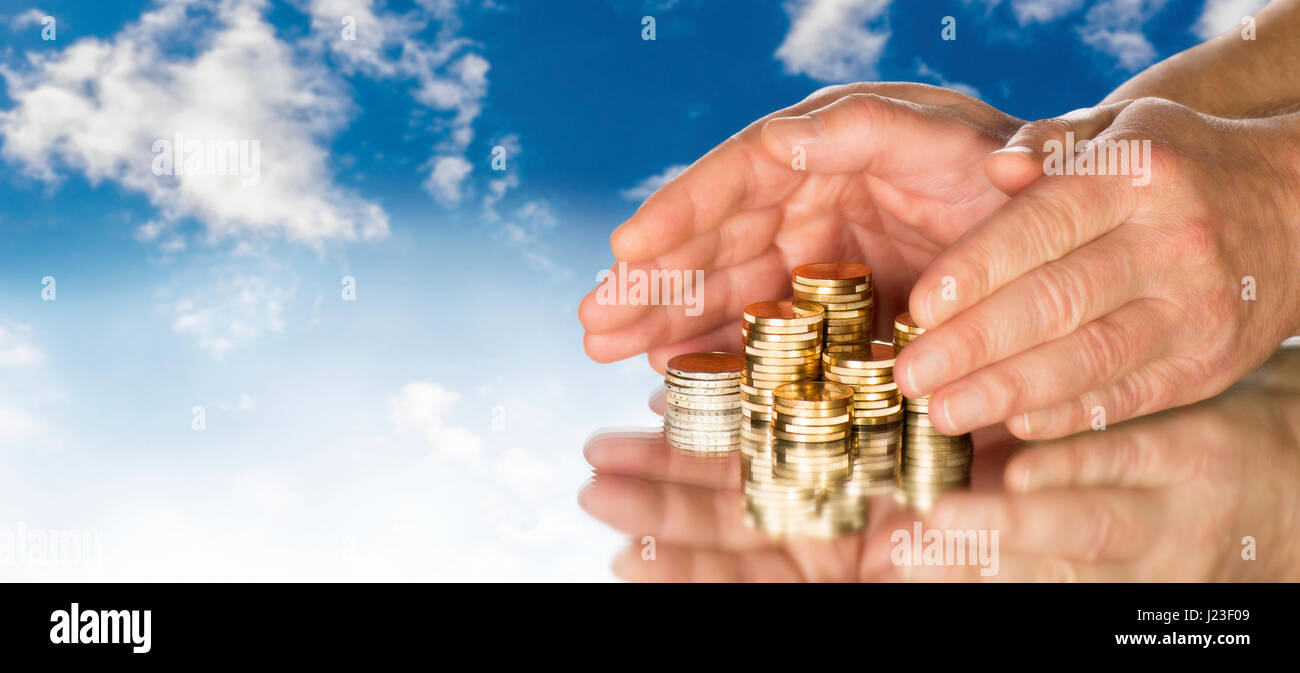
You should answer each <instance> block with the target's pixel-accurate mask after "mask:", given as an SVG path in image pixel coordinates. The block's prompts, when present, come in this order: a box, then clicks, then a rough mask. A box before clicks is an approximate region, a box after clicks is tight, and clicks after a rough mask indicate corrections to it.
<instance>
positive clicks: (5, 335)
mask: <svg viewBox="0 0 1300 673" xmlns="http://www.w3.org/2000/svg"><path fill="white" fill-rule="evenodd" d="M27 331H28V329H27V328H26V327H25V326H23V325H18V326H16V327H14V328H12V329H11V328H9V327H5V326H4V325H0V367H33V366H36V365H39V364H41V363H43V362H44V361H45V356H44V355H42V354H41V352H40V351H39V350H37V349H36V347H35V346H32V345H31V344H29V343H28V342H27V340H26V339H24V338H23V337H22V334H26V333H27Z"/></svg>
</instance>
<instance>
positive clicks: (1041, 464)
mask: <svg viewBox="0 0 1300 673" xmlns="http://www.w3.org/2000/svg"><path fill="white" fill-rule="evenodd" d="M1169 430H1170V428H1169V426H1168V424H1163V423H1162V424H1159V425H1157V426H1156V427H1151V426H1141V427H1133V428H1130V427H1123V428H1115V429H1112V430H1109V431H1107V432H1088V433H1084V434H1081V435H1076V436H1074V437H1067V438H1065V439H1061V440H1056V441H1055V442H1052V443H1048V444H1037V445H1031V447H1030V448H1027V449H1025V450H1024V451H1021V452H1020V453H1018V454H1016V455H1015V456H1013V457H1012V458H1011V460H1010V461H1009V462H1008V463H1007V469H1006V487H1007V489H1008V490H1011V491H1019V492H1030V491H1040V490H1044V489H1052V488H1082V487H1089V486H1114V487H1124V488H1156V487H1160V486H1165V485H1168V484H1171V483H1177V482H1182V481H1186V480H1188V479H1191V478H1192V477H1194V476H1195V475H1196V474H1198V473H1200V472H1202V471H1203V470H1205V469H1206V468H1205V457H1206V455H1207V454H1206V453H1205V452H1204V451H1192V450H1187V447H1186V446H1185V445H1180V444H1179V443H1175V442H1173V441H1170V439H1171V437H1172V436H1173V435H1171V434H1170V433H1169Z"/></svg>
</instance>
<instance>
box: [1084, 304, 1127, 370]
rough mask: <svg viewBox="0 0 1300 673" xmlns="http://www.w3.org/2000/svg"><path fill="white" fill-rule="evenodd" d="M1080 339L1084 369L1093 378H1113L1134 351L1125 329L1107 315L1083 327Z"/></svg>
mask: <svg viewBox="0 0 1300 673" xmlns="http://www.w3.org/2000/svg"><path fill="white" fill-rule="evenodd" d="M1079 341H1080V353H1081V354H1082V356H1081V359H1082V363H1081V365H1082V367H1083V371H1085V372H1086V373H1087V374H1088V375H1089V376H1090V377H1091V380H1093V381H1109V380H1110V379H1111V378H1112V377H1113V376H1114V375H1115V374H1116V373H1117V372H1119V371H1120V369H1122V368H1123V367H1124V365H1125V363H1127V362H1128V358H1129V356H1130V354H1131V353H1132V352H1133V347H1132V345H1131V344H1130V343H1129V337H1127V336H1126V333H1125V331H1124V329H1123V328H1122V327H1120V326H1118V325H1116V324H1114V323H1113V322H1111V321H1110V320H1108V319H1106V318H1104V317H1103V318H1098V319H1097V320H1094V321H1092V322H1090V323H1088V324H1087V325H1084V326H1083V327H1081V328H1080V329H1079Z"/></svg>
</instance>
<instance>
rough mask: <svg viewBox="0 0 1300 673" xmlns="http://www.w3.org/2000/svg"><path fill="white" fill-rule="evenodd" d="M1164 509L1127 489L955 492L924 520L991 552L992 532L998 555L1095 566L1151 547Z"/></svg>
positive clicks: (1142, 493) (1152, 499) (1157, 500)
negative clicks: (979, 540)
mask: <svg viewBox="0 0 1300 673" xmlns="http://www.w3.org/2000/svg"><path fill="white" fill-rule="evenodd" d="M1164 507H1165V506H1164V502H1163V500H1161V499H1160V498H1158V497H1155V496H1153V495H1151V494H1150V493H1148V492H1146V491H1135V490H1127V489H1097V490H1092V489H1089V490H1053V491H1039V492H1035V493H999V494H979V493H970V492H954V493H949V494H945V495H944V496H942V497H941V498H940V499H939V501H938V502H936V503H935V504H934V507H933V508H932V509H931V511H930V515H929V516H928V517H926V518H925V522H926V525H927V527H928V528H931V529H935V530H938V531H944V532H945V534H947V533H951V532H953V531H962V532H969V531H974V532H975V533H977V534H982V535H983V536H984V538H985V540H986V542H985V543H984V544H986V546H987V548H988V549H990V550H991V548H992V545H993V544H994V542H993V541H994V539H995V538H994V533H995V532H996V533H997V535H996V544H997V549H998V550H999V551H1000V552H1005V553H1012V554H1026V555H1037V556H1049V557H1056V558H1064V559H1070V560H1073V561H1080V562H1084V563H1094V562H1104V561H1124V560H1128V559H1133V558H1136V557H1138V556H1139V555H1141V554H1142V553H1143V552H1144V551H1145V550H1147V549H1149V547H1150V545H1151V541H1152V540H1153V539H1155V538H1156V536H1157V535H1158V534H1159V533H1160V532H1161V526H1162V525H1164V523H1165V520H1166V516H1165V511H1164ZM954 539H957V538H954ZM961 540H963V541H966V544H968V545H974V544H976V543H977V540H967V539H966V538H962V539H961ZM993 553H995V554H996V553H998V552H993Z"/></svg>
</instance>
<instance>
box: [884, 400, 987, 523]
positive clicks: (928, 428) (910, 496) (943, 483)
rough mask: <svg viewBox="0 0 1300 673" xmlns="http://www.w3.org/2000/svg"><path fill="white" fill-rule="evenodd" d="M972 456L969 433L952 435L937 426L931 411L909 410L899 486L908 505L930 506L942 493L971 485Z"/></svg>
mask: <svg viewBox="0 0 1300 673" xmlns="http://www.w3.org/2000/svg"><path fill="white" fill-rule="evenodd" d="M973 455H974V444H973V443H972V442H971V436H970V434H969V433H967V434H963V435H960V436H957V437H949V436H947V435H945V434H943V433H941V432H939V431H938V430H936V429H935V428H934V425H933V424H931V423H930V415H929V414H915V413H909V414H908V415H907V420H906V421H904V433H903V458H902V465H901V467H900V469H899V471H898V484H899V489H900V491H901V492H902V494H903V496H904V497H905V499H906V500H907V501H908V502H909V504H911V505H913V506H917V507H928V506H929V505H930V503H932V502H933V501H934V499H935V498H937V497H938V496H939V495H940V494H941V493H943V492H945V491H948V490H951V489H953V488H957V487H960V486H965V485H968V484H970V471H971V458H972V456H973Z"/></svg>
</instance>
